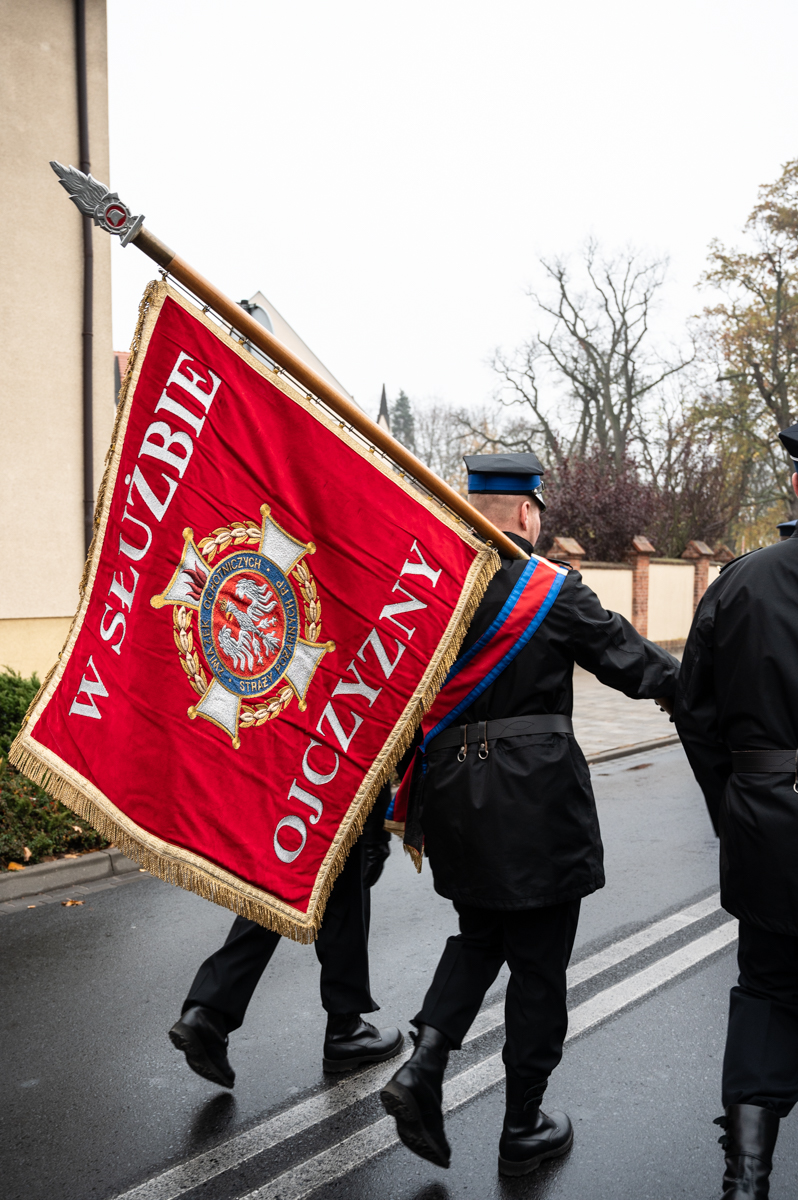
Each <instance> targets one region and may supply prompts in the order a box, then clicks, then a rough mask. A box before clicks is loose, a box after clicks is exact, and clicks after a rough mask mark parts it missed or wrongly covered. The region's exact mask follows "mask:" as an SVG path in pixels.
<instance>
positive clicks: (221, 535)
mask: <svg viewBox="0 0 798 1200" xmlns="http://www.w3.org/2000/svg"><path fill="white" fill-rule="evenodd" d="M261 533H262V530H261V527H260V525H256V524H255V522H254V521H231V522H230V524H229V525H223V526H221V527H220V528H219V529H214V531H213V533H211V534H209V535H208V537H204V538H203V539H202V541H201V542H200V543H199V545H198V547H197V549H198V550H199V552H200V554H201V555H202V556H203V558H204V559H205V560H206V561H207V562H209V563H212V562H213V560H214V559H215V558H216V555H217V554H218V553H219V551H220V550H226V549H227V547H228V546H243V545H245V544H246V545H248V546H257V544H258V542H259V541H260V538H261Z"/></svg>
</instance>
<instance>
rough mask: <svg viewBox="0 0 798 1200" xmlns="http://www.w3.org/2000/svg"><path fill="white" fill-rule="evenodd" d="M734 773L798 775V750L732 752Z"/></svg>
mask: <svg viewBox="0 0 798 1200" xmlns="http://www.w3.org/2000/svg"><path fill="white" fill-rule="evenodd" d="M732 771H734V773H735V775H739V774H740V773H741V772H743V773H745V772H748V771H752V772H753V773H754V774H756V775H758V774H760V773H763V774H772V775H792V773H793V772H794V771H795V772H796V773H798V750H732Z"/></svg>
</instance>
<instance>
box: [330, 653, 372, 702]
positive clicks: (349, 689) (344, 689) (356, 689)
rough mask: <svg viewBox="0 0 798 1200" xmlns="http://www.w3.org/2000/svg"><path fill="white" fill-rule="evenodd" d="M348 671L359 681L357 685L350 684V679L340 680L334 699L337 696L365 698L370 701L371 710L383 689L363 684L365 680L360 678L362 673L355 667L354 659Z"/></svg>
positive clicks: (336, 686)
mask: <svg viewBox="0 0 798 1200" xmlns="http://www.w3.org/2000/svg"><path fill="white" fill-rule="evenodd" d="M346 669H347V671H351V672H352V674H353V675H354V677H355V679H356V680H357V683H350V682H349V680H348V679H339V680H338V682H337V683H336V685H335V691H334V692H333V697H335V696H365V698H366V700H368V702H369V708H371V706H372V704H373V703H374V701H375V700H376V699H377V697H378V696H379V694H380V692H381V691H382V688H373V687H369V686H368V684H367V683H364V682H363V680H362V679H361V678H360V672H359V671H358V669H357V667H356V666H355V660H354V659H352V661H351V663H350V664H349V666H348V667H347V668H346Z"/></svg>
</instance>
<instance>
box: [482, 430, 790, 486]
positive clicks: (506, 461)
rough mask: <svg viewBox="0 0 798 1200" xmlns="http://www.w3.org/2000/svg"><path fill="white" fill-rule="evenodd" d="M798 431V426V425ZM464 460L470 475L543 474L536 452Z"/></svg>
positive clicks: (486, 455)
mask: <svg viewBox="0 0 798 1200" xmlns="http://www.w3.org/2000/svg"><path fill="white" fill-rule="evenodd" d="M796 431H798V426H796ZM463 462H464V463H465V465H466V470H467V471H468V474H469V475H542V474H543V467H542V466H541V464H540V461H539V460H538V456H537V455H536V454H531V453H523V454H521V453H519V454H466V455H464V456H463Z"/></svg>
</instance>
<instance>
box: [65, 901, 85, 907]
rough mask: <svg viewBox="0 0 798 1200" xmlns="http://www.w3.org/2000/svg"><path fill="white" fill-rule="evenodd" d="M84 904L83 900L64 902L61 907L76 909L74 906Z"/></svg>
mask: <svg viewBox="0 0 798 1200" xmlns="http://www.w3.org/2000/svg"><path fill="white" fill-rule="evenodd" d="M82 903H83V901H82V900H62V901H61V907H62V908H74V906H75V905H76V904H82Z"/></svg>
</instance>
